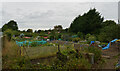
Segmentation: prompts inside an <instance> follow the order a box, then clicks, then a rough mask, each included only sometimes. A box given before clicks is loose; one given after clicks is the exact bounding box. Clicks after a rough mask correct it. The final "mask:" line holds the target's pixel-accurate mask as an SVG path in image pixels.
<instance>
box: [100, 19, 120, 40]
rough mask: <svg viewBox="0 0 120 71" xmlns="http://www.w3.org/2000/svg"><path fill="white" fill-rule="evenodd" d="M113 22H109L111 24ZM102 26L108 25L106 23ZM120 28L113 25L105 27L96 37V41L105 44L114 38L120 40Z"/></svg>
mask: <svg viewBox="0 0 120 71" xmlns="http://www.w3.org/2000/svg"><path fill="white" fill-rule="evenodd" d="M112 23H113V22H112V21H111V24H112ZM104 24H108V22H106V23H104ZM119 30H120V26H119V24H115V25H110V24H109V25H108V26H105V27H104V28H102V29H101V31H100V34H99V35H98V39H99V41H103V42H107V41H111V40H113V39H115V38H118V39H119V38H120V37H119V36H120V32H119Z"/></svg>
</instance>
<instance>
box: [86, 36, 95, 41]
mask: <svg viewBox="0 0 120 71" xmlns="http://www.w3.org/2000/svg"><path fill="white" fill-rule="evenodd" d="M91 41H96V37H95V36H93V35H91V36H89V37H88V41H87V42H88V43H90V42H91Z"/></svg>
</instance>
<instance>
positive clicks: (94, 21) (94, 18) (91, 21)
mask: <svg viewBox="0 0 120 71" xmlns="http://www.w3.org/2000/svg"><path fill="white" fill-rule="evenodd" d="M103 19H104V18H103V17H101V15H100V13H99V12H97V11H96V9H95V8H94V9H90V10H89V11H88V12H87V13H84V14H83V15H82V16H81V15H79V16H78V17H76V18H75V19H74V21H73V22H72V23H71V25H70V31H71V32H75V33H77V32H82V33H84V34H87V33H92V34H93V33H99V29H100V28H101V23H102V22H103Z"/></svg>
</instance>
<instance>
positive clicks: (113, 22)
mask: <svg viewBox="0 0 120 71" xmlns="http://www.w3.org/2000/svg"><path fill="white" fill-rule="evenodd" d="M101 25H102V28H103V27H106V26H110V25H111V26H113V25H116V23H115V21H113V20H106V21H105V22H103V23H102V24H101Z"/></svg>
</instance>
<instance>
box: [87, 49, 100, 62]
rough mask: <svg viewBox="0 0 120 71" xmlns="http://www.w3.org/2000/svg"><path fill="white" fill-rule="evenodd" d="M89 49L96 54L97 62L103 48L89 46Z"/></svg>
mask: <svg viewBox="0 0 120 71" xmlns="http://www.w3.org/2000/svg"><path fill="white" fill-rule="evenodd" d="M87 51H88V52H90V53H94V54H95V56H94V58H95V62H97V61H98V60H99V59H100V58H101V54H102V52H101V50H100V49H99V48H96V47H88V48H87Z"/></svg>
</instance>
